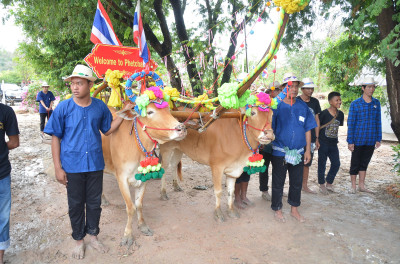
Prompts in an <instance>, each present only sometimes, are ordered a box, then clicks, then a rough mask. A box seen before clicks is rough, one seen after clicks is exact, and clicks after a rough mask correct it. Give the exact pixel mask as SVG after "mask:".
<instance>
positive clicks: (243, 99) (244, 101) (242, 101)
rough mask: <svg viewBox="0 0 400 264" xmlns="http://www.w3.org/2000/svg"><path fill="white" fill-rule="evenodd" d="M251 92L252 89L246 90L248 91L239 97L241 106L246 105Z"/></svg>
mask: <svg viewBox="0 0 400 264" xmlns="http://www.w3.org/2000/svg"><path fill="white" fill-rule="evenodd" d="M250 94H251V92H250V90H246V92H244V94H243V95H242V96H241V97H240V98H239V107H245V106H246V102H247V98H249V96H250Z"/></svg>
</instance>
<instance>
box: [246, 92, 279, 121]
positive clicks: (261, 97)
mask: <svg viewBox="0 0 400 264" xmlns="http://www.w3.org/2000/svg"><path fill="white" fill-rule="evenodd" d="M253 106H258V110H260V111H262V112H269V110H270V109H276V107H277V106H278V101H277V100H276V99H275V98H274V99H271V97H270V96H269V94H266V93H264V92H260V93H258V94H256V95H250V96H249V98H247V100H246V116H251V108H252V107H253Z"/></svg>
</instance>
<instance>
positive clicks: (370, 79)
mask: <svg viewBox="0 0 400 264" xmlns="http://www.w3.org/2000/svg"><path fill="white" fill-rule="evenodd" d="M371 84H373V85H376V82H375V80H374V78H373V77H365V78H364V80H363V82H362V84H361V85H371Z"/></svg>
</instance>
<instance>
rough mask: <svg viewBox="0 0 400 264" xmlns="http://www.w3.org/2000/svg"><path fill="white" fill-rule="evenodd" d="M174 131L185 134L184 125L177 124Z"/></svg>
mask: <svg viewBox="0 0 400 264" xmlns="http://www.w3.org/2000/svg"><path fill="white" fill-rule="evenodd" d="M175 129H176V130H177V131H178V132H182V133H186V126H185V125H184V124H182V123H179V125H177V126H176V127H175Z"/></svg>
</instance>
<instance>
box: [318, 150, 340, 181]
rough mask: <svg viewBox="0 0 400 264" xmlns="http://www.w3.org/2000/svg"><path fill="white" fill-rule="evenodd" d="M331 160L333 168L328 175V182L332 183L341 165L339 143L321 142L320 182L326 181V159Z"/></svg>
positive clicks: (319, 153) (319, 154)
mask: <svg viewBox="0 0 400 264" xmlns="http://www.w3.org/2000/svg"><path fill="white" fill-rule="evenodd" d="M328 158H329V160H330V161H331V168H330V169H329V172H328V175H327V176H326V182H327V183H329V184H332V183H333V181H334V180H335V177H336V174H337V172H338V171H339V167H340V158H339V149H338V146H337V144H325V143H321V144H320V147H319V149H318V183H319V184H324V183H325V169H326V160H327V159H328Z"/></svg>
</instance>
